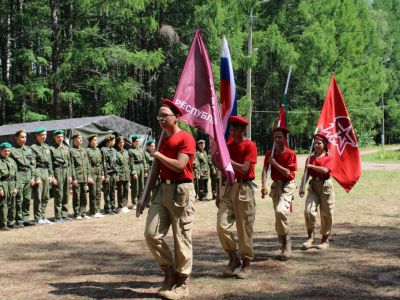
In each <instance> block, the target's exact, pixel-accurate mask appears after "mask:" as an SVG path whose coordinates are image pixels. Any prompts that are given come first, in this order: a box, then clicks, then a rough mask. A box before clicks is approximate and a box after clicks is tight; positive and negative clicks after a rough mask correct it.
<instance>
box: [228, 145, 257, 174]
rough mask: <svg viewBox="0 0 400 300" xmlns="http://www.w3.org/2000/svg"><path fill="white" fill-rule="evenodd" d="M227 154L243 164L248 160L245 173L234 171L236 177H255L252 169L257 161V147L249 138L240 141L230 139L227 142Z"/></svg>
mask: <svg viewBox="0 0 400 300" xmlns="http://www.w3.org/2000/svg"><path fill="white" fill-rule="evenodd" d="M228 150H229V154H230V156H231V159H232V160H233V161H235V162H237V163H239V164H243V163H244V162H245V161H248V162H250V169H249V173H248V174H247V175H245V174H242V173H240V172H237V171H235V177H236V179H251V180H253V179H254V178H256V176H255V174H254V169H255V166H256V163H257V147H256V144H255V143H253V142H252V141H251V140H249V139H245V140H244V141H242V142H240V143H236V142H235V141H231V142H230V143H229V144H228Z"/></svg>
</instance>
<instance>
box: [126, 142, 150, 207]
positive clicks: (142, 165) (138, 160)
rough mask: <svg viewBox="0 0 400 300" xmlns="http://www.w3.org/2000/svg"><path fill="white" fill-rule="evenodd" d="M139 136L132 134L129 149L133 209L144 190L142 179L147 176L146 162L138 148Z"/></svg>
mask: <svg viewBox="0 0 400 300" xmlns="http://www.w3.org/2000/svg"><path fill="white" fill-rule="evenodd" d="M139 139H140V135H137V134H133V135H132V136H131V141H132V148H131V149H129V159H130V162H131V175H132V181H131V199H132V204H133V209H136V205H137V204H138V202H139V198H140V196H141V195H142V193H143V190H144V178H145V177H146V176H147V173H145V172H146V170H147V166H146V160H145V158H144V153H143V150H142V149H140V148H139Z"/></svg>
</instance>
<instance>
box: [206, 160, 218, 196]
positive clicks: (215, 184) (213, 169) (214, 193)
mask: <svg viewBox="0 0 400 300" xmlns="http://www.w3.org/2000/svg"><path fill="white" fill-rule="evenodd" d="M208 163H209V166H210V178H211V191H212V199H213V200H215V199H217V189H218V180H219V179H218V172H217V168H216V167H215V166H214V164H213V163H212V161H211V157H209V162H208Z"/></svg>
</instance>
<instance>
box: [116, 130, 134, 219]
mask: <svg viewBox="0 0 400 300" xmlns="http://www.w3.org/2000/svg"><path fill="white" fill-rule="evenodd" d="M116 144H117V165H118V175H117V197H118V208H119V209H120V210H121V212H122V213H125V214H126V213H128V212H129V209H128V195H129V178H130V176H131V165H130V162H129V153H128V150H126V149H125V148H124V146H125V138H124V137H123V136H119V137H118V138H117V142H116Z"/></svg>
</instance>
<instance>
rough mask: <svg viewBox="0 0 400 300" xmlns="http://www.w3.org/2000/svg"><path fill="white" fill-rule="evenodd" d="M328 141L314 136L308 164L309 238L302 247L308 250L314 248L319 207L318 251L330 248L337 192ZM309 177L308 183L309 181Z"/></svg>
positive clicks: (302, 193) (305, 214)
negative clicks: (332, 173) (335, 190)
mask: <svg viewBox="0 0 400 300" xmlns="http://www.w3.org/2000/svg"><path fill="white" fill-rule="evenodd" d="M328 143H329V141H328V139H327V138H326V137H325V136H324V135H322V134H320V133H317V134H316V135H314V153H313V154H312V155H311V156H310V161H309V162H306V166H305V167H306V169H307V170H308V176H311V178H312V179H311V180H310V184H309V187H308V194H307V199H306V204H305V208H304V218H305V221H306V227H307V234H308V238H307V241H305V242H304V243H303V245H302V247H301V249H303V250H307V249H309V248H311V247H312V244H313V242H314V228H315V224H316V222H317V220H316V217H317V213H318V206H319V207H320V215H321V230H320V233H321V234H322V242H321V244H320V245H318V246H317V248H318V249H321V250H322V249H327V248H328V247H329V240H328V237H329V235H330V233H331V228H332V216H333V208H334V206H335V192H334V190H333V182H332V179H331V172H332V167H333V159H332V157H331V156H330V155H329V154H328ZM308 176H307V178H306V181H305V182H307V180H308ZM303 196H304V192H301V193H300V197H303Z"/></svg>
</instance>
